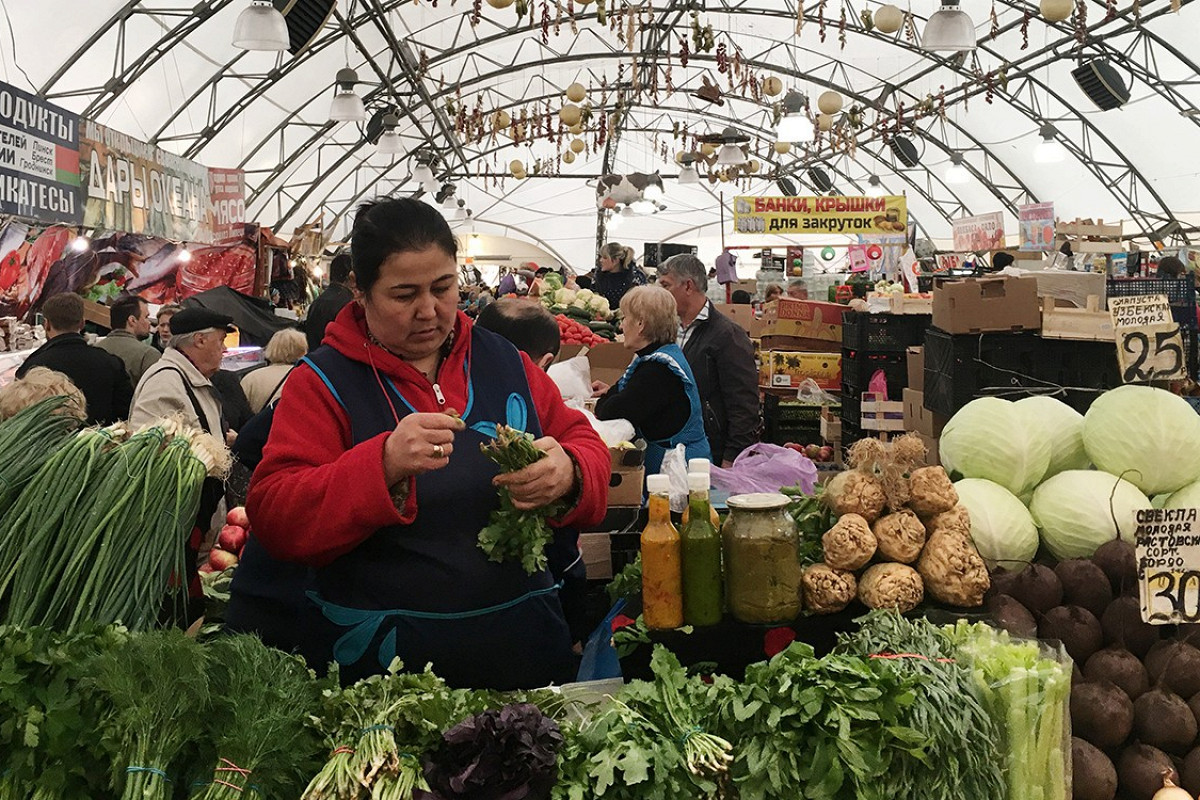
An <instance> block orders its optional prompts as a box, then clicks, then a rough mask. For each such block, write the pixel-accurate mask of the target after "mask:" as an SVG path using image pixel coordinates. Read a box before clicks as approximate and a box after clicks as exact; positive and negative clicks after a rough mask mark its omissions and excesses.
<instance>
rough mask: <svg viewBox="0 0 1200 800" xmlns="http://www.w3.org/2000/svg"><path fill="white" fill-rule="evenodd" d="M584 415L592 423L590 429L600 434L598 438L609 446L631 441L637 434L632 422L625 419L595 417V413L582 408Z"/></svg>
mask: <svg viewBox="0 0 1200 800" xmlns="http://www.w3.org/2000/svg"><path fill="white" fill-rule="evenodd" d="M583 413H584V416H586V417H587V418H588V422H590V423H591V424H592V429H593V430H594V431H596V433H598V434H600V438H601V439H603V440H604V443H605V444H606V445H608V446H609V447H616V446H617V445H619V444H620V443H621V442H632V441H633V438H634V437H635V436H636V435H637V431H636V430H635V429H634V427H633V423H632V422H630V421H629V420H627V419H596V415H595V414H593V413H592V412H590V411H588V410H587V409H586V408H585V409H583Z"/></svg>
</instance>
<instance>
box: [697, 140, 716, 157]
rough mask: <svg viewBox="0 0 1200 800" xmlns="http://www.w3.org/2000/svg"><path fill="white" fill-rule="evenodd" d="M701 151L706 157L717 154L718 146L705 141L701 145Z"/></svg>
mask: <svg viewBox="0 0 1200 800" xmlns="http://www.w3.org/2000/svg"><path fill="white" fill-rule="evenodd" d="M700 152H701V153H703V154H704V157H705V158H709V157H711V156H713V155H715V154H716V152H717V148H716V147H714V146H713V145H711V144H709V143H708V142H705V143H704V144H702V145H700Z"/></svg>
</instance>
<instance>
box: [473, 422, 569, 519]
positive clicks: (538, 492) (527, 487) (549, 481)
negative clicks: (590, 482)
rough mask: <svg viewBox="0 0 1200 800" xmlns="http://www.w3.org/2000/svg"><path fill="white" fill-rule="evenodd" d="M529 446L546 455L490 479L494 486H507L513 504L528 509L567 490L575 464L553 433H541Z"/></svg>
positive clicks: (548, 502) (540, 505) (541, 504)
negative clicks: (542, 434)
mask: <svg viewBox="0 0 1200 800" xmlns="http://www.w3.org/2000/svg"><path fill="white" fill-rule="evenodd" d="M533 446H534V447H536V448H537V449H539V450H543V451H545V453H546V457H545V458H543V459H540V460H538V461H537V462H536V463H534V464H530V465H529V466H528V467H525V469H519V470H517V471H516V472H506V473H504V474H502V475H497V476H496V477H495V478H494V479H492V483H493V484H495V485H496V486H506V487H508V491H509V493H510V494H511V495H512V503H513V507H514V508H516V509H517V510H519V511H531V510H533V509H535V508H542V507H543V506H548V505H550V504H551V503H553V502H554V501H555V500H557V499H559V498H560V497H562V496H564V495H566V494H567V493H568V492H570V491H571V488H572V486H574V484H575V465H574V463H573V462H572V461H571V457H570V456H569V455H567V451H566V450H563V448H562V445H560V444H559V443H558V440H557V439H555V438H554V437H553V436H543V437H542V438H541V439H537V440H535V441H534V443H533Z"/></svg>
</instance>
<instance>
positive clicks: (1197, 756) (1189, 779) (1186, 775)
mask: <svg viewBox="0 0 1200 800" xmlns="http://www.w3.org/2000/svg"><path fill="white" fill-rule="evenodd" d="M1179 777H1180V779H1181V780H1182V781H1183V783H1181V784H1180V786H1182V787H1183V788H1184V789H1187V790H1188V793H1189V794H1200V747H1196V748H1193V749H1192V751H1191V752H1190V753H1188V754H1187V755H1186V756H1184V759H1183V766H1182V767H1180V769H1179Z"/></svg>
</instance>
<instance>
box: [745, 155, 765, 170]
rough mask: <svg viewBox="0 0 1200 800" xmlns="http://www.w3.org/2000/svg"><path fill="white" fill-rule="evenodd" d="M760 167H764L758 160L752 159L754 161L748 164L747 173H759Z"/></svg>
mask: <svg viewBox="0 0 1200 800" xmlns="http://www.w3.org/2000/svg"><path fill="white" fill-rule="evenodd" d="M760 167H762V164H760V163H759V162H758V160H757V159H753V158H752V159H750V162H749V163H748V164H746V171H747V172H758V170H759V168H760Z"/></svg>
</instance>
